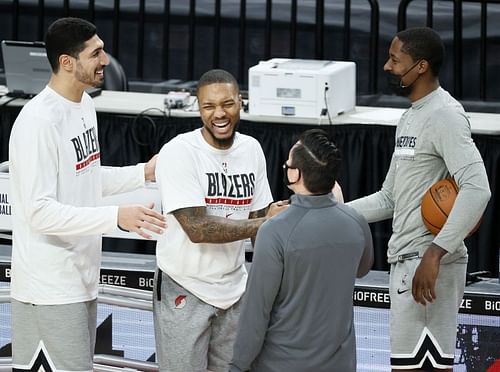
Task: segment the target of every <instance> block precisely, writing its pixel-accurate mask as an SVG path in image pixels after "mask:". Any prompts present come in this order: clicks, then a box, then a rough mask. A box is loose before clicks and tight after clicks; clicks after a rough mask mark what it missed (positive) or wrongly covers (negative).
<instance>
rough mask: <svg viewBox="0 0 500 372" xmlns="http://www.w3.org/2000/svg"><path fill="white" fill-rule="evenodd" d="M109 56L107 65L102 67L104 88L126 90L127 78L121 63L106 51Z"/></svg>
mask: <svg viewBox="0 0 500 372" xmlns="http://www.w3.org/2000/svg"><path fill="white" fill-rule="evenodd" d="M106 54H107V55H108V58H109V65H107V66H106V67H105V68H104V85H103V86H102V88H103V89H105V90H118V91H128V80H127V75H125V71H124V70H123V67H122V65H121V64H120V62H118V60H117V59H116V58H115V57H113V56H112V55H111V54H109V53H106Z"/></svg>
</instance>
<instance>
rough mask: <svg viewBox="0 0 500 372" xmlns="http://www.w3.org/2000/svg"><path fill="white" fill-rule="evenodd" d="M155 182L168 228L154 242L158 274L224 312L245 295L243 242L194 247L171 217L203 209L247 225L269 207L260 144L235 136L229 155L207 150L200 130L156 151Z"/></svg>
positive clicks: (186, 134) (227, 152)
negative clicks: (251, 216)
mask: <svg viewBox="0 0 500 372" xmlns="http://www.w3.org/2000/svg"><path fill="white" fill-rule="evenodd" d="M156 180H157V182H158V184H159V188H160V191H161V196H162V204H163V211H164V213H165V214H166V216H167V224H168V228H167V229H166V230H165V233H164V234H163V235H162V236H161V237H160V238H159V240H158V245H157V248H156V255H157V261H158V266H159V268H160V269H161V270H162V271H163V272H165V273H167V274H168V275H169V276H170V277H171V278H172V279H173V280H175V281H176V282H177V283H179V284H180V285H181V286H183V287H184V288H186V289H187V290H188V291H190V292H191V293H193V294H194V295H195V296H197V297H198V298H200V299H201V300H203V301H205V302H206V303H208V304H211V305H213V306H216V307H218V308H221V309H227V308H229V307H230V306H231V305H233V304H234V303H236V302H237V301H238V300H239V299H240V297H241V295H242V294H243V292H244V291H245V286H246V279H247V272H246V269H245V265H244V262H245V252H244V249H243V241H236V242H231V243H224V244H212V243H199V244H197V243H193V242H191V240H190V239H189V237H188V235H187V234H186V233H185V232H184V230H183V228H182V226H181V225H180V224H179V223H178V222H177V219H176V218H175V217H174V216H173V214H172V213H171V212H173V211H175V210H177V209H180V208H189V207H206V210H207V214H209V215H214V216H220V217H225V218H231V219H247V218H248V215H249V213H250V212H252V211H257V210H260V209H262V208H265V207H267V205H268V204H269V203H270V202H271V201H272V195H271V190H270V188H269V183H268V181H267V173H266V162H265V158H264V153H263V152H262V148H261V147H260V144H259V143H258V142H257V140H255V139H254V138H252V137H249V136H246V135H243V134H240V133H236V135H235V138H234V143H233V145H232V146H231V148H230V149H227V150H218V149H215V148H214V147H212V146H210V145H209V144H208V143H207V142H206V141H205V139H204V138H203V136H202V133H201V130H200V129H196V130H194V131H192V132H189V133H185V134H181V135H179V136H177V137H176V138H174V139H173V140H171V141H170V142H168V143H167V144H166V145H164V146H163V148H162V149H161V151H160V155H159V157H158V162H157V167H156Z"/></svg>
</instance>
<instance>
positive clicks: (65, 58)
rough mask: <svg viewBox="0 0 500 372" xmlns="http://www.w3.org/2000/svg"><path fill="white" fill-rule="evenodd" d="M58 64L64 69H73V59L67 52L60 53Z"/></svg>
mask: <svg viewBox="0 0 500 372" xmlns="http://www.w3.org/2000/svg"><path fill="white" fill-rule="evenodd" d="M59 66H60V68H62V69H64V70H65V71H71V70H72V69H73V60H72V59H71V57H70V56H69V55H67V54H61V55H60V56H59Z"/></svg>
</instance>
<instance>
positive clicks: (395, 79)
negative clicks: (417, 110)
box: [386, 60, 420, 97]
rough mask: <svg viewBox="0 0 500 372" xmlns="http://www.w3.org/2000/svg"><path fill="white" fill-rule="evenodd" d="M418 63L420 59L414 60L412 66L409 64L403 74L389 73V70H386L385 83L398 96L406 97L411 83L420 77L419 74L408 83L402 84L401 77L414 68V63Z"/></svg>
mask: <svg viewBox="0 0 500 372" xmlns="http://www.w3.org/2000/svg"><path fill="white" fill-rule="evenodd" d="M419 63H420V60H418V61H417V62H415V63H414V64H413V66H411V67H410V68H409V69H408V71H406V72H405V73H404V74H403V75H396V74H393V73H391V72H390V71H386V76H387V85H388V86H389V88H390V89H391V90H392V91H393V92H394V93H395V94H396V95H398V96H403V97H408V96H409V95H410V94H411V91H412V85H413V84H414V83H415V82H416V81H417V79H418V78H419V77H420V74H418V76H417V77H416V78H415V80H413V81H412V82H411V83H410V84H408V85H403V78H404V77H405V76H406V74H407V73H409V72H410V71H411V70H413V69H414V68H415V66H416V65H418V64H419Z"/></svg>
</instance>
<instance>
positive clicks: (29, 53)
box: [2, 40, 52, 98]
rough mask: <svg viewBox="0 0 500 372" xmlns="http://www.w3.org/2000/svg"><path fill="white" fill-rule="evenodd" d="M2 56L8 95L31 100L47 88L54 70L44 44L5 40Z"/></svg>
mask: <svg viewBox="0 0 500 372" xmlns="http://www.w3.org/2000/svg"><path fill="white" fill-rule="evenodd" d="M2 56H3V66H4V71H5V81H6V85H7V89H8V93H7V95H9V96H11V97H21V98H31V97H33V96H35V95H36V94H38V93H40V92H41V91H42V89H43V88H45V86H46V85H47V82H48V81H49V78H50V74H51V72H52V69H51V68H50V63H49V60H48V59H47V53H46V51H45V44H44V43H43V42H38V41H35V42H32V41H9V40H3V41H2Z"/></svg>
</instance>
